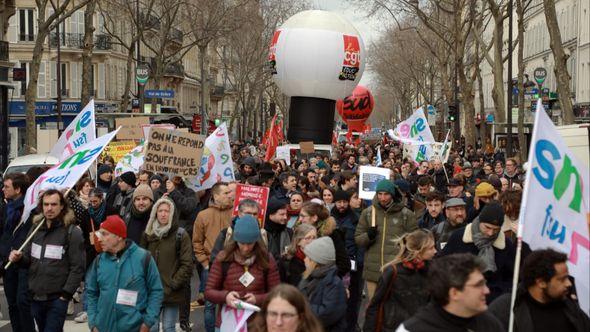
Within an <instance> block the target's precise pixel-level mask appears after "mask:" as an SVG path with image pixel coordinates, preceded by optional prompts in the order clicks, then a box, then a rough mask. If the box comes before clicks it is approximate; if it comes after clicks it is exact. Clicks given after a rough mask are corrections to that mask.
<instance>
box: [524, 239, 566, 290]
mask: <svg viewBox="0 0 590 332" xmlns="http://www.w3.org/2000/svg"><path fill="white" fill-rule="evenodd" d="M565 262H567V255H566V254H564V253H561V252H559V251H555V250H553V249H541V250H535V251H533V252H532V253H530V254H529V255H528V256H527V257H526V259H525V260H524V263H523V264H522V282H523V284H524V287H525V288H528V287H530V286H533V285H534V284H535V283H536V281H537V279H539V278H541V279H542V280H543V281H547V282H548V281H549V280H551V278H553V276H554V275H555V264H559V263H565Z"/></svg>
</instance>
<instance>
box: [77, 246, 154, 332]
mask: <svg viewBox="0 0 590 332" xmlns="http://www.w3.org/2000/svg"><path fill="white" fill-rule="evenodd" d="M125 244H126V248H125V249H124V251H123V252H122V253H119V254H118V255H111V254H109V253H105V252H103V253H101V254H99V255H98V256H96V259H95V260H94V262H93V263H92V266H91V267H90V269H88V274H87V276H86V296H87V297H86V299H87V303H88V311H87V312H88V326H89V327H90V330H92V329H93V328H94V327H96V328H98V330H99V331H139V328H140V326H141V324H142V323H145V324H146V325H147V326H148V327H151V326H152V325H154V324H155V323H156V322H157V321H158V318H159V316H160V308H161V305H162V299H163V298H164V291H163V290H162V282H161V281H160V274H159V273H158V267H157V266H156V262H155V261H154V259H153V258H151V257H150V254H149V253H148V252H147V251H145V250H144V249H142V248H140V247H139V246H138V245H136V244H135V243H134V242H133V241H131V240H129V239H127V240H126V241H125ZM146 259H147V264H146ZM120 289H125V290H128V291H133V292H137V300H136V303H135V305H134V306H131V305H124V304H117V294H118V292H119V290H120Z"/></svg>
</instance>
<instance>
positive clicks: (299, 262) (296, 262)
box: [282, 224, 318, 287]
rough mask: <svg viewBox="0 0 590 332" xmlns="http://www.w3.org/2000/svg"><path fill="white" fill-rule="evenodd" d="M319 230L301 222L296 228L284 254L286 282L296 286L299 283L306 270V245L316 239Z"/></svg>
mask: <svg viewBox="0 0 590 332" xmlns="http://www.w3.org/2000/svg"><path fill="white" fill-rule="evenodd" d="M317 236H318V232H317V230H316V229H315V227H314V226H312V225H308V224H299V225H297V227H295V229H294V233H293V241H291V244H290V245H289V247H288V248H287V251H286V252H285V254H284V255H283V260H282V261H283V264H284V266H285V271H286V273H287V279H286V280H285V282H287V283H288V284H291V285H293V286H295V287H297V286H298V285H299V283H300V282H301V279H302V278H303V272H305V254H304V253H303V249H304V248H305V246H306V245H308V244H309V243H311V241H313V240H315V239H316V238H317Z"/></svg>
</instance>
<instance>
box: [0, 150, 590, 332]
mask: <svg viewBox="0 0 590 332" xmlns="http://www.w3.org/2000/svg"><path fill="white" fill-rule="evenodd" d="M378 145H379V149H377V145H375V144H373V145H369V144H357V145H352V144H347V143H341V144H339V145H337V146H333V150H332V151H331V153H328V154H322V153H314V154H310V155H303V156H302V155H300V154H292V155H291V161H292V162H291V163H290V164H288V163H287V162H286V161H285V160H274V159H273V160H271V161H264V160H263V158H264V155H265V153H264V148H265V147H264V146H259V147H256V146H254V145H251V144H242V143H241V142H234V143H233V144H232V151H233V160H234V163H235V167H234V169H235V181H231V182H218V183H216V184H215V185H213V187H212V188H210V189H208V190H205V191H197V192H195V191H193V190H192V189H190V188H189V187H188V186H187V185H186V183H185V181H184V179H183V178H181V177H178V176H166V175H165V174H152V173H150V172H147V171H140V172H139V173H138V174H135V173H133V172H126V173H123V174H121V175H120V176H119V177H117V178H115V177H114V174H113V169H114V161H113V160H112V158H108V157H107V158H102V160H101V163H100V165H99V166H98V167H97V174H96V179H95V180H91V179H90V178H88V177H84V178H83V179H81V180H80V181H79V183H78V185H77V186H76V188H71V190H68V191H67V192H61V191H57V190H47V191H45V192H43V193H42V194H41V195H40V198H39V203H38V207H37V209H36V211H35V213H34V214H33V215H32V216H31V217H30V218H29V220H26V221H21V215H22V212H23V206H24V202H23V201H24V195H25V192H26V191H27V188H28V187H29V185H30V184H31V183H32V182H33V181H35V179H36V178H37V177H39V176H40V175H41V174H42V173H43V172H44V171H45V169H43V168H39V167H35V168H32V169H30V170H29V171H28V172H27V174H8V175H5V177H4V179H3V189H2V200H1V202H2V203H1V204H0V226H1V231H0V258H1V260H2V265H3V266H2V269H1V273H2V277H3V279H4V289H5V295H6V299H7V302H8V309H9V314H10V322H11V327H12V329H13V331H35V330H38V331H43V332H45V331H47V332H49V331H61V330H62V329H63V326H64V322H65V319H66V316H67V315H71V314H73V303H74V301H77V302H82V304H83V311H82V312H79V313H78V314H77V315H76V317H75V321H76V322H79V323H85V322H86V323H87V324H88V326H89V329H90V330H91V331H101V332H102V331H158V330H159V329H160V328H161V329H162V330H163V331H175V328H176V327H175V326H176V324H179V325H180V328H181V329H182V330H184V331H190V330H191V328H193V329H194V328H196V327H197V326H203V327H204V330H205V331H207V332H213V331H217V330H219V329H220V326H221V323H222V321H221V319H222V315H221V310H220V309H221V306H223V305H225V306H227V307H231V308H237V307H239V306H240V302H242V301H243V302H247V303H250V304H253V305H256V306H259V307H260V308H261V311H260V312H258V313H256V314H254V315H253V316H251V317H250V319H249V321H248V326H249V329H252V330H253V331H312V332H315V331H360V330H362V331H367V332H369V331H371V332H372V331H396V330H397V331H503V330H507V329H508V324H509V323H508V320H509V317H510V292H511V290H512V286H513V282H512V278H513V273H514V269H515V255H516V235H517V231H518V222H519V221H518V215H519V211H520V201H521V199H522V188H523V187H524V180H525V176H524V175H525V172H526V171H527V169H526V163H524V164H523V163H522V162H521V161H519V160H518V159H515V158H505V157H504V154H503V153H502V152H501V151H499V150H494V149H493V148H491V149H490V147H489V146H486V147H483V148H480V149H476V148H473V147H471V146H468V147H465V148H463V147H460V148H458V149H452V150H451V152H450V156H449V158H448V161H447V162H443V161H441V160H431V161H421V162H419V163H416V162H414V161H412V160H409V159H408V158H407V157H405V156H404V155H403V149H402V148H401V146H400V145H397V144H394V143H392V144H386V143H379V144H378ZM377 153H380V154H381V155H380V156H377ZM361 166H378V167H383V168H387V169H389V170H390V179H389V180H381V181H379V182H378V183H377V186H376V194H375V196H374V197H373V199H372V200H362V199H360V198H359V171H360V167H361ZM238 183H243V184H250V185H256V186H264V187H268V188H269V189H270V197H269V200H268V203H267V206H266V213H265V218H264V223H263V224H262V227H261V224H260V223H259V221H258V220H257V216H258V214H259V212H260V211H261V208H262V207H261V206H259V205H258V203H256V202H255V201H252V200H248V199H247V200H242V201H240V202H237V203H239V204H238V215H237V216H235V217H234V216H233V207H234V201H235V200H236V197H235V195H236V185H237V184H238ZM38 226H39V230H38V231H37V232H36V233H35V234H34V235H33V237H32V241H31V242H30V243H29V244H28V245H26V246H25V247H24V249H23V250H21V251H19V250H18V249H19V248H20V246H21V245H22V244H23V243H24V241H25V238H26V237H27V235H28V234H29V233H30V232H32V230H33V229H35V228H37V227H38ZM522 257H523V260H522V261H523V264H521V265H522V273H521V282H520V283H519V285H518V291H517V297H516V304H515V310H514V315H515V323H514V324H515V328H516V331H579V332H582V331H589V330H590V321H589V319H588V316H586V315H585V313H584V312H583V311H581V309H580V308H579V306H578V303H577V301H576V294H575V292H574V289H575V287H573V286H574V284H575V280H572V278H571V277H570V276H569V274H568V270H567V265H566V261H567V256H566V255H565V254H563V253H559V252H556V251H553V250H551V249H546V250H539V251H531V250H530V249H528V247H527V246H526V245H525V246H524V247H523V250H522ZM8 262H10V263H11V265H10V266H9V267H8V268H5V264H6V263H8ZM516 268H520V267H516ZM193 273H197V274H198V278H197V280H198V283H197V284H192V283H191V280H195V279H194V278H192V275H193ZM191 290H196V292H197V293H198V296H197V299H196V301H197V304H198V305H201V306H203V310H204V315H203V320H204V321H203V322H191V321H190V310H191V305H194V304H191ZM363 303H365V304H366V305H363ZM488 308H489V310H488Z"/></svg>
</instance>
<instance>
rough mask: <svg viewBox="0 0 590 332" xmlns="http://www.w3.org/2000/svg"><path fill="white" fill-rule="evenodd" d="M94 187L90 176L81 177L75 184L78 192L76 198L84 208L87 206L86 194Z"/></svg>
mask: <svg viewBox="0 0 590 332" xmlns="http://www.w3.org/2000/svg"><path fill="white" fill-rule="evenodd" d="M94 187H95V185H94V181H92V180H91V179H90V178H82V179H81V180H80V181H78V184H77V185H76V192H77V193H78V200H79V201H80V203H81V204H82V206H83V207H84V208H86V209H87V208H88V194H89V193H90V190H92V189H93V188H94Z"/></svg>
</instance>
